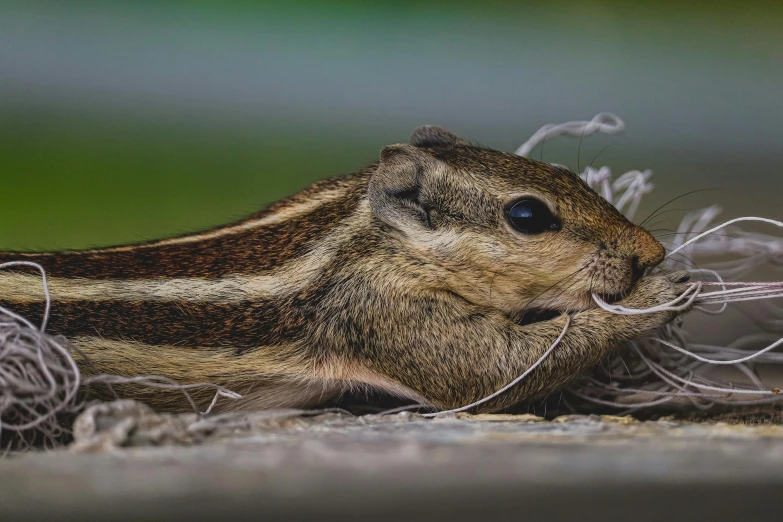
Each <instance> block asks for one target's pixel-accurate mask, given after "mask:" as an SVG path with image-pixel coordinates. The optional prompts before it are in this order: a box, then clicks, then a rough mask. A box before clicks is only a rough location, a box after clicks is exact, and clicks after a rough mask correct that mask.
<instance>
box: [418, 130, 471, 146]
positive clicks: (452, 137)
mask: <svg viewBox="0 0 783 522" xmlns="http://www.w3.org/2000/svg"><path fill="white" fill-rule="evenodd" d="M409 141H410V144H411V145H413V146H414V147H447V148H451V147H454V146H456V145H467V144H468V142H467V141H466V140H464V139H462V138H460V137H458V136H457V135H456V134H454V133H453V132H450V131H447V130H446V129H444V128H442V127H436V126H434V125H422V126H421V127H417V128H415V129H413V132H412V133H411V139H410V140H409Z"/></svg>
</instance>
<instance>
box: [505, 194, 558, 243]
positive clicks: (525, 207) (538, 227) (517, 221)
mask: <svg viewBox="0 0 783 522" xmlns="http://www.w3.org/2000/svg"><path fill="white" fill-rule="evenodd" d="M506 219H508V222H509V223H511V226H513V227H514V228H515V229H517V230H518V231H520V232H522V233H524V234H540V233H542V232H546V231H547V230H559V229H560V221H558V219H557V218H556V217H555V216H553V215H552V212H551V211H550V210H549V207H547V206H546V205H545V204H544V203H542V202H541V201H539V200H537V199H532V198H525V199H520V200H518V201H515V202H514V203H513V204H512V205H510V206H509V207H508V208H506Z"/></svg>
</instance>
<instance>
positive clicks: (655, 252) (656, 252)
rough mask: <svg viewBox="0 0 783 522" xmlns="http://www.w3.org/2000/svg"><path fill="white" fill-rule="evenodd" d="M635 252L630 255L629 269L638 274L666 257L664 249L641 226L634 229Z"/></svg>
mask: <svg viewBox="0 0 783 522" xmlns="http://www.w3.org/2000/svg"><path fill="white" fill-rule="evenodd" d="M635 232H636V234H635V236H636V237H635V239H636V241H635V243H636V245H635V247H636V248H635V249H634V250H635V253H634V255H633V256H632V257H631V269H632V270H633V272H634V275H636V274H637V273H638V274H639V276H641V274H643V273H644V271H645V270H647V269H648V268H650V267H653V266H655V265H658V264H660V263H661V261H663V260H664V258H665V257H666V250H665V249H664V248H663V245H661V244H660V243H659V242H658V240H657V239H655V238H654V237H653V236H652V234H650V233H649V232H647V231H646V230H645V229H643V228H641V227H636V230H635Z"/></svg>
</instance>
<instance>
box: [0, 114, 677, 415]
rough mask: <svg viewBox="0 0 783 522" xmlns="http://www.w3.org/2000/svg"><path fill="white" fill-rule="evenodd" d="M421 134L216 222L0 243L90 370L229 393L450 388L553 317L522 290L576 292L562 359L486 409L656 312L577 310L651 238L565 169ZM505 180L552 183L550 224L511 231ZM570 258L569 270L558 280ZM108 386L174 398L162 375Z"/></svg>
mask: <svg viewBox="0 0 783 522" xmlns="http://www.w3.org/2000/svg"><path fill="white" fill-rule="evenodd" d="M436 130H437V129H436ZM444 133H445V134H444ZM449 136H451V137H449ZM444 137H445V138H447V139H445V138H444ZM452 138H453V139H452ZM438 139H442V142H438V141H437V140H438ZM433 140H435V142H433ZM414 141H416V140H414ZM418 142H420V143H419V146H417V147H414V146H411V145H394V146H390V147H387V148H385V149H384V151H383V153H382V155H381V161H380V162H379V163H376V164H373V165H371V166H370V167H368V168H366V169H364V170H363V171H361V172H358V173H356V174H352V175H349V176H345V177H342V178H337V179H332V180H326V181H322V182H320V183H316V184H315V185H313V186H312V187H310V188H308V189H306V190H304V191H302V192H300V193H298V194H296V195H294V196H292V197H290V198H288V199H285V200H283V201H280V202H278V203H275V204H273V205H271V206H270V207H269V208H267V209H265V210H263V211H261V212H259V213H257V214H255V215H252V216H250V217H248V218H247V219H245V220H242V221H239V222H237V223H234V224H230V225H227V226H224V227H220V228H216V229H213V230H208V231H205V232H201V233H197V234H191V235H187V236H183V237H177V238H172V239H164V240H159V241H153V242H148V243H142V244H136V245H128V246H119V247H113V248H106V249H97V250H83V251H65V252H53V253H23V252H3V253H0V262H5V261H15V260H26V261H33V262H36V263H39V264H41V265H42V266H43V267H44V268H45V269H46V271H47V274H48V277H49V289H50V292H51V295H52V298H53V307H52V311H51V316H50V320H49V327H48V328H49V331H50V332H51V333H55V334H62V335H65V336H66V337H68V338H69V339H70V340H71V341H72V342H73V343H74V344H75V345H76V346H77V347H78V348H79V349H80V350H82V351H83V352H84V353H85V354H86V355H87V356H88V357H89V359H90V360H91V361H92V362H93V363H94V365H95V368H97V369H98V371H101V372H107V373H113V374H119V375H125V376H134V375H164V376H167V377H170V378H173V379H176V380H177V381H179V382H182V383H195V382H212V383H215V384H220V385H223V386H225V387H227V388H229V389H232V390H234V391H237V392H239V393H242V394H245V399H243V400H242V401H239V402H235V403H225V404H224V407H227V408H267V407H273V406H307V405H313V404H317V403H319V402H322V401H323V400H325V399H326V398H329V397H332V396H334V395H336V394H339V393H342V392H343V391H346V390H353V389H357V388H358V389H361V388H365V387H366V388H374V389H382V390H385V391H386V392H388V393H392V394H395V395H398V396H402V397H408V398H411V399H414V400H417V401H420V402H430V403H432V404H436V405H439V406H447V407H448V406H458V405H460V404H463V403H467V402H471V401H473V400H475V399H477V398H479V397H481V396H482V395H486V394H488V393H491V392H492V391H494V390H495V389H497V388H499V387H500V386H502V385H503V384H505V383H506V382H507V381H509V380H511V379H512V378H513V377H514V376H515V375H516V374H518V373H521V371H522V370H523V369H524V368H526V367H527V365H529V364H530V363H531V362H532V361H533V360H535V358H536V357H537V355H540V353H541V352H542V351H543V349H545V348H546V347H547V346H548V344H547V343H549V342H551V340H552V339H553V338H554V337H556V336H557V334H558V333H559V326H558V324H559V323H558V320H557V319H553V320H550V321H542V322H540V323H534V324H530V325H519V324H516V323H515V322H514V321H513V320H512V318H513V317H516V316H519V315H520V314H521V313H522V312H524V311H525V309H526V307H528V306H532V307H536V308H551V309H554V310H561V311H562V310H571V311H574V310H584V311H583V312H580V314H587V315H583V316H581V315H580V314H577V315H576V316H575V319H574V321H573V324H574V326H573V328H572V329H573V330H575V333H574V334H573V335H571V336H566V338H564V340H563V343H562V344H563V349H562V353H561V354H560V355H559V356H558V357H559V359H558V357H555V358H554V359H553V362H552V363H551V364H550V363H547V364H544V365H542V367H541V368H542V369H541V370H540V371H537V373H536V375H532V376H531V378H530V380H529V382H528V383H527V384H525V385H524V386H521V387H520V388H519V390H516V391H515V392H514V393H511V394H509V395H508V396H507V397H504V398H503V399H502V400H499V401H496V402H495V403H492V404H489V405H488V406H487V408H488V409H497V408H500V407H504V406H507V405H509V404H511V403H513V402H516V401H519V400H523V399H529V398H531V397H534V396H539V395H541V394H544V393H549V392H551V390H552V389H554V387H556V386H558V385H562V384H563V383H564V382H566V381H567V379H568V378H569V377H570V376H573V375H574V374H575V373H577V372H579V371H583V370H584V369H586V368H588V367H589V366H590V365H591V364H595V363H596V362H597V361H598V360H599V359H600V358H601V357H602V356H603V355H604V354H605V353H606V352H607V351H608V350H609V349H610V348H611V347H612V346H614V345H615V344H616V343H617V342H618V341H620V340H622V339H624V338H627V337H628V336H629V335H633V334H636V333H639V332H640V331H644V330H645V329H649V328H651V327H654V326H656V325H658V324H660V323H661V322H662V321H664V320H666V319H668V316H666V317H664V316H663V315H659V316H656V317H654V318H645V319H644V320H636V323H634V324H630V323H628V320H626V319H615V318H609V317H604V315H605V313H604V312H603V311H601V310H585V309H586V308H589V305H588V303H589V300H588V299H587V297H586V296H589V292H590V291H592V290H599V291H601V292H604V293H607V294H611V293H618V292H621V291H626V290H628V289H629V288H630V287H631V286H633V285H634V283H635V282H636V279H637V278H636V276H635V275H634V273H635V272H634V270H633V268H634V266H635V264H638V263H642V264H644V265H645V266H649V265H652V264H655V263H656V262H657V261H656V259H657V258H659V257H660V252H661V250H659V249H660V245H659V244H658V243H657V242H655V240H654V239H652V238H651V236H649V234H647V233H646V232H645V231H643V230H642V229H640V228H638V227H635V226H633V225H632V224H630V223H628V222H627V221H626V220H625V219H624V218H623V217H622V216H621V215H620V214H619V213H618V212H617V211H616V210H615V209H614V208H613V207H611V205H609V204H608V203H606V202H605V201H604V200H602V199H601V198H600V197H598V196H597V195H596V194H595V193H593V192H592V191H591V190H590V189H589V188H587V186H586V185H585V184H584V183H582V182H581V181H580V180H579V179H578V178H577V177H575V176H573V174H571V173H569V172H567V171H564V170H562V169H560V168H558V167H554V166H551V165H546V164H542V163H538V162H534V161H531V160H527V159H524V158H520V157H517V156H513V155H510V154H504V153H500V152H496V151H491V150H487V149H480V148H476V147H472V146H469V145H468V144H467V143H466V142H465V141H464V140H461V139H457V138H456V137H453V135H451V134H450V133H447V131H442V129H441V130H437V132H435V131H432V128H430V130H429V131H428V133H427V140H424V141H421V140H418ZM520 194H538V195H539V197H541V198H550V199H551V201H549V204H550V206H551V207H552V208H554V209H557V212H558V213H559V214H560V217H561V219H562V220H563V222H564V227H563V231H562V232H558V233H557V235H555V233H547V234H542V235H541V236H540V237H539V236H536V237H533V236H531V237H523V236H520V235H519V234H518V233H516V232H514V231H513V230H510V229H509V227H508V224H507V223H506V222H505V220H504V215H503V208H504V206H505V205H506V204H507V203H508V201H509V199H510V198H514V197H519V195H520ZM658 260H659V259H658ZM580 268H581V271H584V274H583V275H584V277H580V278H577V279H576V280H573V281H570V283H569V286H568V287H567V288H565V289H562V288H561V289H557V288H555V286H556V284H557V283H558V281H559V280H565V279H566V278H568V277H570V276H569V274H573V273H575V271H578V270H580ZM656 284H657V285H658V286H655V287H654V288H655V290H656V292H657V293H661V292H663V293H665V292H667V291H671V288H669V287H670V286H671V285H670V284H669V283H664V282H661V281H658V282H657V283H656ZM667 285H669V286H667ZM549 288H554V290H552V291H551V292H549V293H547V289H549ZM561 290H562V291H561ZM647 297H649V296H641V297H639V296H638V295H637V296H636V297H635V299H637V301H639V299H641V300H642V301H643V300H644V299H646V298H647ZM0 304H1V305H2V306H5V307H8V308H10V309H12V310H14V311H15V312H17V313H20V314H22V315H24V316H26V317H28V318H31V319H33V318H36V317H40V316H41V314H42V313H43V292H42V290H41V288H40V281H39V278H38V276H36V275H35V273H34V272H33V271H31V270H27V269H15V270H14V271H8V272H4V273H2V274H0ZM587 321H590V322H591V323H592V324H591V325H589V326H588V324H587ZM580 328H582V329H583V330H582V331H581V333H580ZM558 360H559V361H560V362H559V363H558V362H557V361H558ZM85 371H88V372H89V371H94V370H93V367H86V368H85ZM123 391H124V392H127V393H129V394H133V395H135V396H137V397H139V398H142V399H143V400H146V401H149V402H151V403H154V404H155V405H157V406H158V407H161V408H169V409H179V408H183V407H185V404H184V402H182V401H178V398H177V396H176V395H175V394H171V393H165V392H161V391H156V390H144V389H131V388H128V389H125V390H123ZM196 395H197V399H198V400H199V401H200V402H202V403H204V402H208V401H209V399H210V398H211V397H210V395H209V393H207V392H204V393H202V394H198V393H197V394H196Z"/></svg>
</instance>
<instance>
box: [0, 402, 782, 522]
mask: <svg viewBox="0 0 783 522" xmlns="http://www.w3.org/2000/svg"><path fill="white" fill-rule="evenodd" d="M195 421H196V419H195V418H194V417H188V416H180V417H166V416H158V415H154V414H152V413H151V412H149V411H147V410H144V409H143V408H139V407H136V406H134V405H132V404H128V403H125V404H124V405H120V406H117V405H115V406H114V407H113V408H112V409H105V408H104V409H103V410H97V411H92V412H91V413H90V414H89V415H86V416H84V417H82V419H81V421H80V424H79V425H78V426H77V433H76V435H77V443H76V444H75V445H74V446H73V447H72V448H71V449H70V450H63V451H57V452H51V453H48V454H26V455H22V456H11V457H8V458H6V459H4V460H2V461H0V519H1V520H49V521H51V520H102V521H103V520H121V519H131V518H144V519H149V520H178V519H184V520H231V519H232V517H233V518H241V519H244V518H249V517H252V518H253V519H257V520H272V519H275V520H277V519H290V520H331V519H340V520H352V519H362V520H373V521H375V520H440V519H447V520H463V519H468V520H490V519H503V520H542V519H544V517H546V519H547V520H604V521H606V520H613V521H614V520H620V521H622V520H634V521H637V520H657V521H661V520H667V521H669V520H680V519H682V520H685V519H691V520H693V519H699V520H701V519H703V520H710V521H711V522H713V521H722V520H732V521H738V520H742V521H744V520H751V519H758V518H761V517H764V518H770V517H773V518H779V514H780V512H781V511H782V510H783V501H782V500H781V497H782V496H783V495H781V493H783V427H781V426H777V425H758V426H747V425H729V424H724V423H712V424H710V423H689V422H678V421H667V420H659V421H648V422H638V421H635V420H632V419H628V418H617V417H597V416H567V417H559V418H557V419H555V420H554V421H544V420H543V419H541V418H539V417H535V416H531V415H477V416H470V415H459V416H457V417H449V418H439V419H435V420H428V419H424V418H422V417H420V416H418V415H413V414H398V415H391V416H386V417H379V416H364V417H353V416H350V415H346V414H342V413H338V412H327V413H322V414H313V413H312V412H310V413H307V412H305V413H303V412H297V411H280V412H272V413H266V414H263V415H257V416H255V417H252V418H250V417H236V416H235V417H231V418H222V419H219V421H218V422H212V423H210V424H204V423H198V422H195ZM156 444H157V446H156Z"/></svg>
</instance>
